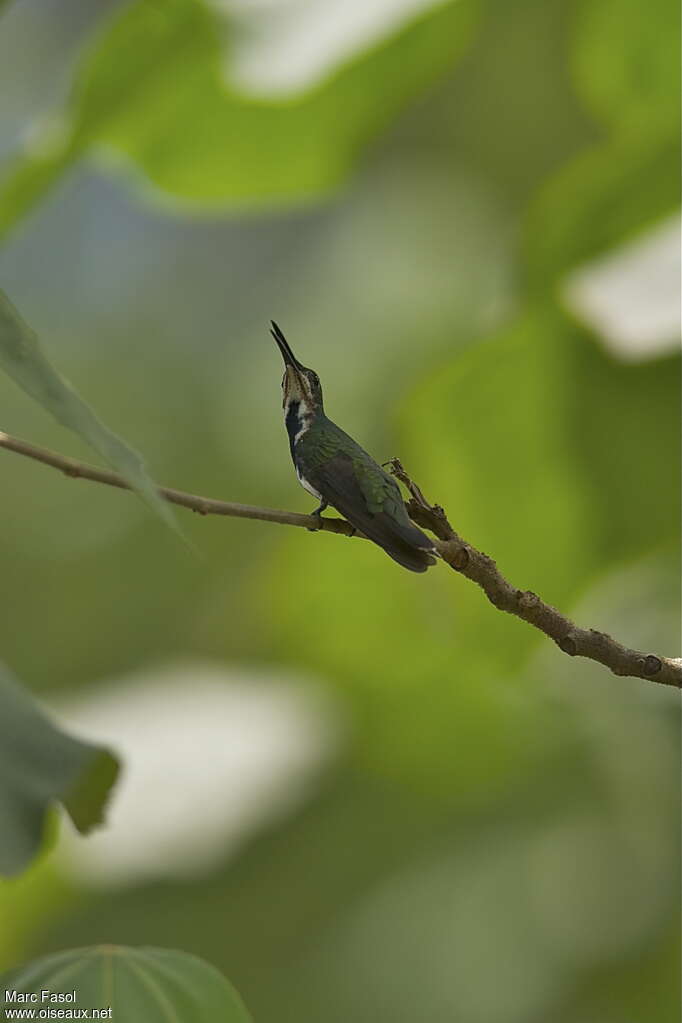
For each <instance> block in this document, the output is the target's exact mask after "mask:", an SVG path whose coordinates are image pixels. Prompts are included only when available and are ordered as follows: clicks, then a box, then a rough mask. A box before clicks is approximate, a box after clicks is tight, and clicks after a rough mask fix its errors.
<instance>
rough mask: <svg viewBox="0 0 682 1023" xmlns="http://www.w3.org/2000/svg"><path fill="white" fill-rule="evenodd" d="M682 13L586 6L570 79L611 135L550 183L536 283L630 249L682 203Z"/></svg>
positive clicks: (616, 1) (532, 256) (629, 1)
mask: <svg viewBox="0 0 682 1023" xmlns="http://www.w3.org/2000/svg"><path fill="white" fill-rule="evenodd" d="M678 39H679V11H678V5H677V4H676V3H673V2H672V0H657V2H656V3H654V4H653V5H649V6H647V5H643V4H641V3H640V2H639V0H624V2H622V0H588V2H585V3H582V4H581V5H580V9H579V13H578V17H577V24H576V28H575V35H574V39H573V54H572V60H573V78H574V81H575V84H576V88H577V91H578V93H579V94H580V95H581V96H582V97H583V99H584V101H585V103H586V106H587V107H588V108H589V110H590V111H591V112H592V113H593V114H595V116H597V117H598V118H599V119H600V120H601V121H602V122H603V125H604V127H606V128H607V129H608V131H609V136H610V137H607V138H605V139H604V140H603V141H602V142H601V143H599V144H598V145H596V146H594V147H592V148H590V149H588V150H586V151H584V152H583V153H581V154H580V155H578V156H577V157H576V158H575V159H573V160H572V161H570V162H569V163H568V164H567V165H566V166H564V167H563V168H562V169H561V170H560V171H559V172H558V174H557V175H555V176H554V177H552V178H551V179H550V180H549V182H548V183H547V184H546V186H545V187H544V189H542V190H541V191H540V193H539V195H538V196H537V197H536V199H535V200H534V202H533V203H532V204H531V207H530V211H529V218H528V229H527V236H526V257H527V264H528V275H529V282H530V284H531V287H532V288H533V289H536V290H537V291H540V290H542V289H546V288H548V287H551V285H552V284H553V282H554V281H555V280H556V278H557V277H558V276H559V275H561V274H563V273H565V272H566V271H567V270H568V269H570V268H572V267H573V266H576V265H577V264H579V263H582V262H585V261H586V260H588V259H590V258H591V257H593V256H596V255H599V254H601V253H603V252H605V251H607V250H609V249H610V248H613V247H614V246H616V245H619V244H622V243H623V242H626V241H627V240H628V239H629V238H630V237H631V236H632V235H634V234H636V233H637V232H639V231H642V230H643V229H644V228H646V227H647V226H648V225H650V224H652V223H654V222H656V221H657V220H660V219H662V218H663V217H665V216H666V215H667V214H669V213H672V212H674V211H675V210H676V209H677V208H678V207H679V204H680V175H679V165H680V141H679V110H680V105H679V89H678V78H679V45H678Z"/></svg>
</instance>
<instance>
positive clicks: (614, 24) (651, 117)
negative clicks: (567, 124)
mask: <svg viewBox="0 0 682 1023" xmlns="http://www.w3.org/2000/svg"><path fill="white" fill-rule="evenodd" d="M576 28H577V31H576V35H575V49H574V59H573V63H574V73H575V80H576V84H577V86H578V90H579V92H580V94H581V95H582V96H583V98H584V100H585V102H586V103H587V105H588V106H589V107H590V109H591V110H592V111H593V112H594V114H595V115H596V116H598V117H599V118H601V119H602V120H603V121H604V122H605V123H607V124H609V125H611V126H612V127H614V128H622V129H630V128H632V127H634V126H637V127H641V128H643V129H644V130H646V131H651V130H652V129H656V128H660V127H665V126H671V125H675V126H676V125H677V123H678V120H679V110H680V101H679V89H678V79H679V73H680V72H679V66H680V47H679V36H680V5H679V4H678V3H677V2H676V0H654V2H653V3H650V4H643V3H642V2H641V0H583V2H582V3H581V5H580V9H579V16H578V18H577V26H576Z"/></svg>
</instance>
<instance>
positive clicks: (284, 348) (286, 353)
mask: <svg viewBox="0 0 682 1023" xmlns="http://www.w3.org/2000/svg"><path fill="white" fill-rule="evenodd" d="M270 323H271V324H272V326H271V328H270V333H271V334H272V336H273V337H274V339H275V341H276V342H277V347H278V348H279V350H280V352H281V353H282V358H283V359H284V365H285V366H291V368H292V369H294V370H296V371H297V372H298V371H300V370H302V369H303V366H302V365H301V363H300V362H299V361H298V359H297V358H296V356H295V355H294V353H293V352H292V350H291V348H290V347H289V342H288V341H287V339H286V338H285V336H284V334H283V333H282V331H281V330H280V329H279V327H278V326H277V324H276V323H275V321H274V320H270Z"/></svg>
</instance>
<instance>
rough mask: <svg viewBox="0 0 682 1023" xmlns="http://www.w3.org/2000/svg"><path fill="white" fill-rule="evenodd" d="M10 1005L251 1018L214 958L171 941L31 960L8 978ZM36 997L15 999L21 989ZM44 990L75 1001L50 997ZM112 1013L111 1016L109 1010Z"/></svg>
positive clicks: (245, 1022)
mask: <svg viewBox="0 0 682 1023" xmlns="http://www.w3.org/2000/svg"><path fill="white" fill-rule="evenodd" d="M2 989H3V992H4V1001H3V1006H4V1007H5V1008H8V1007H15V1006H16V1007H20V1006H21V1005H22V1004H23V1005H29V1006H30V1005H33V1004H36V1005H38V1006H42V1007H43V1008H49V1007H52V1008H61V1009H62V1010H67V1009H69V1008H71V1009H72V1010H76V1009H80V1010H87V1011H88V1012H89V1013H90V1014H91V1013H92V1010H93V1009H100V1010H101V1009H105V1010H108V1009H111V1018H112V1019H120V1020H122V1021H124V1023H215V1021H217V1020H220V1023H249V1021H250V1019H251V1017H250V1016H249V1014H248V1012H247V1011H246V1009H245V1007H244V1005H243V1003H242V1001H241V999H240V997H239V995H238V994H237V992H236V991H235V990H234V988H233V987H232V985H231V984H230V983H229V982H228V981H227V980H226V979H225V977H223V976H222V974H221V973H219V972H218V970H216V969H215V967H214V966H210V965H209V964H208V963H205V962H204V961H203V960H201V959H198V958H197V957H196V956H193V955H188V954H187V953H186V952H176V951H174V950H172V949H167V948H126V947H123V946H117V945H98V946H95V947H93V948H80V949H73V950H70V951H68V952H61V953H58V954H57V955H52V956H46V957H45V958H44V959H38V960H36V961H35V962H32V963H28V964H26V965H25V966H23V967H21V968H20V969H18V970H15V971H13V972H12V973H9V974H5V976H4V977H3V978H2ZM15 991H16V992H17V993H19V992H21V993H24V994H27V995H31V994H35V996H36V999H37V1001H36V1002H35V1003H34V1002H31V1001H27V1000H22V1002H19V1001H18V1000H17V999H13V993H14V992H15ZM43 991H48V992H51V993H53V994H55V995H59V994H61V995H64V996H72V993H73V992H75V1000H74V1001H68V1002H67V1001H65V1000H64V999H62V1000H61V1001H59V1000H57V999H55V1001H54V1002H51V1001H50V1000H49V998H48V999H45V1000H43V994H42V992H43ZM106 1018H107V1019H108V1018H109V1016H108V1015H107V1017H106Z"/></svg>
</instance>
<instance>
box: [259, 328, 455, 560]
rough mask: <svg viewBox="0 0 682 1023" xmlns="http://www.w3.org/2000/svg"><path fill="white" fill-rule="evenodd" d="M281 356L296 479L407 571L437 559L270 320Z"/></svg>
mask: <svg viewBox="0 0 682 1023" xmlns="http://www.w3.org/2000/svg"><path fill="white" fill-rule="evenodd" d="M271 334H272V336H273V337H274V339H275V341H276V342H277V345H278V347H279V350H280V352H281V353H282V358H283V359H284V376H283V378H282V392H283V395H284V400H283V406H284V423H285V426H286V429H287V433H288V434H289V446H290V448H291V457H292V459H293V462H294V468H295V469H296V475H297V476H298V481H299V483H300V484H301V486H303V487H304V488H305V489H306V490H307V491H308V493H310V494H312V495H313V497H315V498H316V499H317V500H318V501H319V502H320V505H319V507H318V508H316V509H315V511H314V512H313V515H318V516H319V515H321V514H322V512H323V511H324V509H325V508H326V507H327V506H328V505H332V507H334V508H336V510H337V511H339V512H340V513H341V514H342V515H343V516H344V518H346V519H347V520H348V521H349V522H350V523H351V524H352V525H353V526H355V527H356V529H358V530H360V531H361V532H363V533H364V534H365V536H366V537H368V538H369V539H370V540H373V541H374V543H376V544H378V545H379V547H383V549H384V550H385V551H386V553H387V554H388V555H389V557H391V558H393V560H394V561H397V562H398V564H399V565H402V566H403V567H404V568H409V570H410V571H411V572H425V571H426V569H427V568H428V567H429V565H434V564H435V560H436V559H435V558H434V557H433V554H434V547H433V542H432V541H431V540H429V538H428V537H427V536H425V535H424V533H422V531H421V529H417V527H416V526H415V525H413V523H412V522H410V519H409V516H408V514H407V509H406V507H405V504H404V502H403V498H402V495H401V493H400V488H399V487H398V484H397V483H396V481H395V480H394V478H393V477H392V476H389V474H388V473H387V472H384V470H383V469H382V468H381V466H380V465H377V463H376V462H375V461H374V459H373V458H372V457H371V455H368V454H367V452H366V451H364V450H363V449H362V448H361V447H360V445H359V444H356V442H355V441H354V440H353V438H352V437H349V436H348V434H347V433H344V431H343V430H341V429H340V428H339V427H338V426H337V425H336V423H332V421H331V419H327V417H326V415H325V414H324V407H323V405H322V388H321V386H320V378H319V377H318V375H317V373H315V371H314V370H312V369H307V368H306V367H305V366H302V365H301V363H300V362H299V361H298V359H297V358H296V356H295V355H294V353H293V352H292V350H291V348H290V347H289V344H288V342H287V340H286V338H285V337H284V334H283V333H282V331H281V330H280V329H279V327H278V326H277V324H276V323H275V322H274V321H272V329H271Z"/></svg>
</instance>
